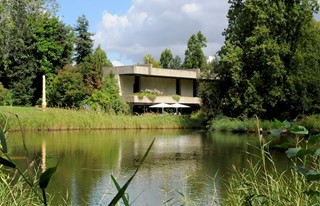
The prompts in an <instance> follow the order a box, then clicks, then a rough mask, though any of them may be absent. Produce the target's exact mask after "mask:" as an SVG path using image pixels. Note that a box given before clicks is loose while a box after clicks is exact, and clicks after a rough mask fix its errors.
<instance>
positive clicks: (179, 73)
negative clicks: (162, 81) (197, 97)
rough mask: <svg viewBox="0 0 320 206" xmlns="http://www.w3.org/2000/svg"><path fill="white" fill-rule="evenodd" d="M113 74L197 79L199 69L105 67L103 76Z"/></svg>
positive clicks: (149, 66)
mask: <svg viewBox="0 0 320 206" xmlns="http://www.w3.org/2000/svg"><path fill="white" fill-rule="evenodd" d="M107 72H113V73H115V74H118V75H144V76H156V77H170V78H187V79H198V78H199V77H200V69H164V68H152V66H151V65H147V66H146V65H136V66H116V67H105V68H104V74H106V73H107Z"/></svg>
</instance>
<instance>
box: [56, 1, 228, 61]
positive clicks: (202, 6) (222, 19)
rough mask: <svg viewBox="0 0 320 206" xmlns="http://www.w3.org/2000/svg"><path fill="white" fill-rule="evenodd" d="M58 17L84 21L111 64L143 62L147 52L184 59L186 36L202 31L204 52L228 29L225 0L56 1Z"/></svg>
mask: <svg viewBox="0 0 320 206" xmlns="http://www.w3.org/2000/svg"><path fill="white" fill-rule="evenodd" d="M57 3H58V4H59V5H60V9H59V12H58V15H59V17H60V18H61V19H62V21H63V22H64V23H65V24H67V25H70V26H75V25H76V21H77V19H78V17H79V16H82V15H85V16H86V18H87V20H88V21H89V31H90V32H91V33H94V36H93V39H94V45H95V47H96V46H97V45H99V44H100V45H101V47H102V49H104V50H105V51H106V53H107V56H108V58H109V59H110V60H111V61H112V63H113V64H114V65H115V66H117V65H128V64H136V63H143V57H144V56H145V55H146V54H148V53H149V54H151V55H152V56H153V57H154V58H155V59H156V60H159V59H160V55H161V53H162V52H163V51H164V50H165V49H170V50H171V52H172V54H173V55H174V56H175V55H178V56H180V57H181V58H182V60H183V59H184V52H185V50H186V49H187V42H188V39H189V38H190V36H191V35H192V34H196V33H198V31H201V32H202V33H203V34H204V36H206V38H207V41H208V42H207V47H206V48H205V49H204V53H205V55H206V56H207V57H209V56H213V55H215V54H216V52H217V51H218V50H219V49H220V48H221V46H222V44H223V41H224V38H223V36H222V32H223V30H224V28H226V27H227V18H226V15H227V12H228V8H229V5H228V3H227V1H226V0H117V1H115V0H57Z"/></svg>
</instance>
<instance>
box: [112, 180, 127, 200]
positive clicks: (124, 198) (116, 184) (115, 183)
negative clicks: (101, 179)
mask: <svg viewBox="0 0 320 206" xmlns="http://www.w3.org/2000/svg"><path fill="white" fill-rule="evenodd" d="M111 179H112V181H113V183H114V185H115V186H116V188H117V190H118V192H120V190H121V187H120V185H119V184H118V182H117V180H116V178H115V177H114V176H113V175H111ZM122 201H123V204H124V205H125V206H129V205H130V204H129V200H128V199H127V198H126V196H125V195H122Z"/></svg>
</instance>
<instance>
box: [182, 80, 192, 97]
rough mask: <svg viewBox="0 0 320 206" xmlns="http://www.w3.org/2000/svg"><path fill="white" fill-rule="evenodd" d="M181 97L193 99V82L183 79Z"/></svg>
mask: <svg viewBox="0 0 320 206" xmlns="http://www.w3.org/2000/svg"><path fill="white" fill-rule="evenodd" d="M180 84H181V96H186V97H192V96H193V80H190V79H181V80H180Z"/></svg>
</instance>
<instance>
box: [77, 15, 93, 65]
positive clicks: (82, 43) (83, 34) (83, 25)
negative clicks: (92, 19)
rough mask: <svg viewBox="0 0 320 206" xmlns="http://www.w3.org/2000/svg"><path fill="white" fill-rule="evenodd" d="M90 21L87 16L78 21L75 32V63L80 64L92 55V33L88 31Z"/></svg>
mask: <svg viewBox="0 0 320 206" xmlns="http://www.w3.org/2000/svg"><path fill="white" fill-rule="evenodd" d="M88 29H89V21H88V20H87V18H86V16H85V15H82V16H80V17H79V18H78V19H77V25H76V26H75V28H74V30H75V32H76V54H75V61H76V63H77V64H80V63H82V62H83V61H84V59H85V58H86V57H87V56H89V55H90V54H91V53H92V46H93V40H92V33H90V32H89V31H88Z"/></svg>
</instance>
